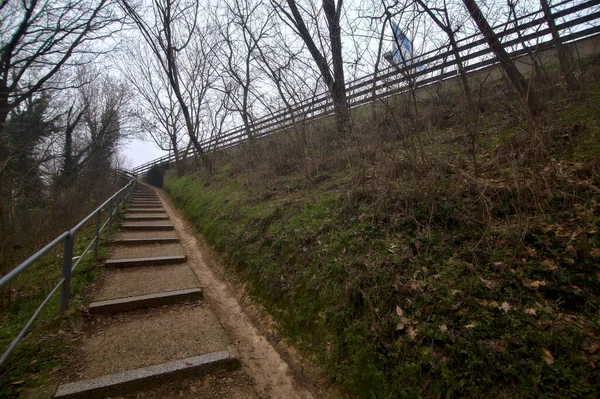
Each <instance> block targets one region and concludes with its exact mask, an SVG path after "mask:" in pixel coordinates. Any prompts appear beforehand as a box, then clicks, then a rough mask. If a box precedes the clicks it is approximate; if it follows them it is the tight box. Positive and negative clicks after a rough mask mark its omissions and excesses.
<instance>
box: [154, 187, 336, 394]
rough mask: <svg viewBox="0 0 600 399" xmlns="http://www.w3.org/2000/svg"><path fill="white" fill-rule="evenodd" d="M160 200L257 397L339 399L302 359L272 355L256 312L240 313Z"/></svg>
mask: <svg viewBox="0 0 600 399" xmlns="http://www.w3.org/2000/svg"><path fill="white" fill-rule="evenodd" d="M159 195H160V196H161V198H162V200H163V204H164V205H165V208H166V210H167V213H168V214H169V216H170V218H171V220H172V221H173V224H174V225H175V228H176V229H177V231H178V233H179V236H180V240H181V245H182V246H183V248H184V250H185V252H186V254H187V256H188V259H189V263H190V265H191V266H192V270H193V271H194V272H195V273H196V275H197V277H198V279H199V280H200V284H201V286H202V288H203V291H204V298H205V301H206V302H207V303H208V304H209V305H210V306H211V307H212V309H213V311H214V312H215V313H216V315H217V317H218V318H219V320H220V322H221V324H222V325H223V327H224V328H225V330H226V331H227V332H228V333H229V335H230V336H231V338H232V339H233V342H234V345H235V347H236V349H237V353H238V358H239V359H240V361H241V362H242V370H244V371H245V372H247V373H248V375H249V376H250V377H251V378H252V379H253V380H254V382H255V384H256V389H257V390H258V392H259V393H260V394H261V395H265V396H266V397H269V398H285V399H288V398H289V399H294V398H298V399H308V398H331V397H338V394H337V393H336V392H330V391H329V390H326V389H325V388H323V387H322V386H321V385H324V384H321V381H318V378H314V376H310V378H309V376H308V375H307V374H305V373H304V371H307V370H309V369H311V368H310V366H308V365H306V369H305V368H304V366H305V365H304V364H302V361H301V359H300V356H298V355H297V354H295V352H294V351H293V349H292V348H289V347H286V346H285V345H284V344H283V343H280V344H279V345H277V349H276V348H275V347H274V346H273V344H272V343H271V342H269V340H268V339H267V338H266V336H264V335H263V334H261V332H259V330H258V329H257V327H256V326H255V325H254V324H253V321H252V319H254V320H256V318H257V314H256V313H255V308H253V307H252V306H251V305H248V304H247V303H246V304H245V305H244V306H243V307H242V306H241V305H240V302H238V299H242V298H240V297H238V295H237V294H236V289H235V288H234V287H233V286H232V285H230V284H229V283H228V282H227V281H225V280H224V279H223V278H222V276H221V275H220V274H219V273H218V272H217V271H215V270H213V269H211V268H218V266H217V265H215V264H214V263H213V262H211V261H210V260H209V255H208V253H207V250H206V249H205V248H204V247H203V245H202V243H201V241H200V240H199V239H198V238H197V237H196V235H195V233H194V230H193V228H192V227H191V225H190V224H189V223H188V222H187V221H185V219H184V218H183V217H181V215H180V213H179V212H178V211H177V210H176V209H175V208H174V207H173V206H172V205H171V203H170V200H169V199H168V198H167V197H166V196H165V195H164V193H163V192H161V191H159ZM237 292H238V293H239V291H237ZM244 301H245V302H247V298H244ZM248 308H250V309H251V311H252V313H253V314H252V319H251V317H250V316H249V315H248V314H247V313H246V309H248ZM265 332H266V331H265ZM278 350H279V351H278ZM280 352H281V353H280ZM282 355H283V357H282ZM284 358H285V359H286V360H287V362H286V360H284ZM288 362H289V364H288ZM317 384H318V385H317ZM209 397H210V396H209ZM217 397H218V396H217Z"/></svg>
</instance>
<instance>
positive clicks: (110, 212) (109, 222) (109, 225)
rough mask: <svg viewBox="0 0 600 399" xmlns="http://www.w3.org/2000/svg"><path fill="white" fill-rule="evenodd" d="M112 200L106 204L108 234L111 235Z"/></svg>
mask: <svg viewBox="0 0 600 399" xmlns="http://www.w3.org/2000/svg"><path fill="white" fill-rule="evenodd" d="M112 215H113V200H110V202H109V203H108V234H111V233H112Z"/></svg>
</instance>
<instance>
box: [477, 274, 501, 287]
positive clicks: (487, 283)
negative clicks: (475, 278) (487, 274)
mask: <svg viewBox="0 0 600 399" xmlns="http://www.w3.org/2000/svg"><path fill="white" fill-rule="evenodd" d="M479 279H480V280H481V282H482V283H483V285H485V286H486V288H488V289H490V290H493V289H494V288H496V287H498V286H499V285H500V283H499V282H497V281H493V280H486V279H484V278H483V277H479Z"/></svg>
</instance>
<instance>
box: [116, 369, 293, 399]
mask: <svg viewBox="0 0 600 399" xmlns="http://www.w3.org/2000/svg"><path fill="white" fill-rule="evenodd" d="M122 398H123V399H163V398H165V399H170V398H184V399H188V398H189V399H192V398H194V399H196V398H202V399H267V396H264V395H260V394H258V393H257V392H256V389H255V387H254V381H252V379H251V378H250V377H249V376H248V374H246V373H245V372H244V371H243V370H235V371H233V372H220V373H217V374H211V375H207V376H204V377H198V378H188V379H186V380H184V381H178V382H172V383H169V384H164V385H161V386H159V387H156V388H151V389H147V390H145V391H144V392H138V393H136V394H132V395H125V396H123V397H122ZM282 399H283V398H282Z"/></svg>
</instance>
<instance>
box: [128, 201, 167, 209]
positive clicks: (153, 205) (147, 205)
mask: <svg viewBox="0 0 600 399" xmlns="http://www.w3.org/2000/svg"><path fill="white" fill-rule="evenodd" d="M161 206H162V203H160V202H157V203H152V204H140V203H139V202H138V203H135V202H132V203H131V204H130V205H129V208H136V209H141V208H158V207H161Z"/></svg>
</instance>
